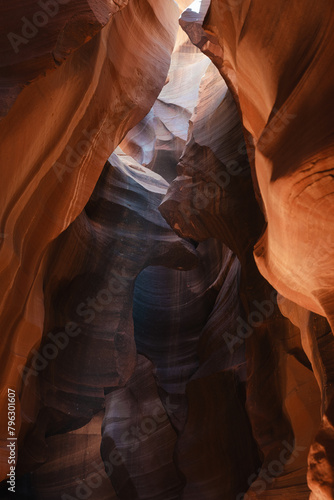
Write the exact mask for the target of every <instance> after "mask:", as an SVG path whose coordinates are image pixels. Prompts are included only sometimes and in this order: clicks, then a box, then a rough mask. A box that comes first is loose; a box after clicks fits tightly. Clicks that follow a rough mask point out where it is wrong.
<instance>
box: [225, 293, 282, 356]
mask: <svg viewBox="0 0 334 500" xmlns="http://www.w3.org/2000/svg"><path fill="white" fill-rule="evenodd" d="M276 304H277V291H276V290H273V291H272V292H271V294H270V300H262V301H261V302H258V301H257V300H254V301H253V305H254V306H255V307H256V310H254V311H252V312H251V313H249V315H248V317H247V321H245V320H244V319H243V318H242V317H241V316H238V318H237V323H238V326H237V328H236V333H237V334H236V335H232V334H231V333H229V332H225V333H224V334H223V339H224V340H225V343H226V345H227V347H228V350H229V351H230V353H231V354H233V353H234V349H235V345H239V344H242V343H243V342H244V341H245V340H246V339H248V338H249V337H250V336H251V335H252V334H253V333H254V328H256V327H258V326H260V325H262V324H263V323H264V321H265V320H266V319H268V318H270V316H272V314H273V313H274V311H275V305H276Z"/></svg>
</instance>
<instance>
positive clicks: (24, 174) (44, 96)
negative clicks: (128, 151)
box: [0, 0, 179, 477]
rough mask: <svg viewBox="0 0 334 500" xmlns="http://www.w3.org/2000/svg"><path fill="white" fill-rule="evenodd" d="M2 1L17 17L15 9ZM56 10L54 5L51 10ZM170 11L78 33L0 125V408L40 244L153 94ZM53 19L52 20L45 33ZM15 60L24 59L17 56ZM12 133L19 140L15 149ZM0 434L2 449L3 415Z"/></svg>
mask: <svg viewBox="0 0 334 500" xmlns="http://www.w3.org/2000/svg"><path fill="white" fill-rule="evenodd" d="M90 3H91V4H92V5H93V6H94V9H93V10H94V12H95V14H96V15H97V17H99V16H98V13H100V21H101V22H100V25H101V23H102V21H103V23H106V22H107V17H108V16H109V14H110V12H112V11H113V10H115V6H114V3H113V2H112V3H108V8H107V3H106V4H104V3H102V4H101V3H99V4H98V3H97V2H96V3H94V2H90ZM82 4H83V2H82V3H80V2H78V3H74V4H73V2H71V5H68V6H66V9H70V11H71V12H72V14H73V15H75V12H73V10H72V9H74V10H75V9H78V10H79V9H80V8H81V7H82ZM118 4H119V5H121V3H120V2H118ZM12 5H13V7H15V8H16V10H15V16H14V17H15V19H19V18H20V13H21V12H22V15H23V14H24V11H22V9H24V8H25V7H24V6H23V4H22V3H17V4H16V3H15V2H14V4H12ZM35 6H36V5H35ZM104 6H105V9H104ZM28 7H29V6H28ZM30 7H31V8H32V7H33V6H32V5H31V6H30ZM66 9H65V5H64V8H63V7H62V6H60V10H59V13H63V11H64V12H65V10H66ZM6 12H7V14H8V15H9V14H10V12H8V11H6ZM11 12H12V11H11ZM178 13H179V11H178V8H177V6H176V5H175V4H174V2H173V1H168V2H167V3H166V2H165V1H159V2H156V1H154V2H151V3H150V2H149V1H148V0H147V1H146V0H145V1H144V0H133V1H131V2H129V4H128V5H127V6H125V8H124V9H122V10H121V11H120V12H117V14H116V15H115V16H114V17H112V19H111V20H110V21H109V23H108V24H107V25H106V26H105V28H104V29H102V30H101V31H99V33H97V34H96V35H95V36H94V37H93V38H92V39H91V40H90V41H87V40H88V39H89V36H88V34H87V40H86V35H85V36H84V40H83V39H81V42H80V43H81V45H80V44H79V45H80V46H79V48H77V50H75V51H74V52H72V53H71V54H70V55H69V56H68V57H67V59H66V61H65V62H64V63H63V64H62V65H61V66H60V67H59V68H57V69H56V70H55V71H53V72H47V73H46V74H45V76H43V78H40V79H38V80H37V81H35V82H33V83H31V84H30V85H29V86H28V87H27V88H25V89H24V90H23V91H22V92H21V93H20V95H19V97H18V98H17V99H16V101H15V103H14V104H13V106H12V107H11V109H10V111H9V113H8V114H7V116H6V117H5V118H4V119H3V120H2V121H1V123H0V130H1V132H0V133H1V137H2V141H1V146H0V155H1V163H2V164H5V165H6V170H5V171H4V172H3V176H2V182H1V205H0V220H1V233H2V239H1V249H0V258H1V304H0V310H1V325H2V327H1V328H2V331H3V332H4V333H3V342H2V348H1V350H2V358H1V359H2V360H3V361H2V367H1V376H2V384H3V385H2V387H3V389H2V392H1V405H2V407H3V405H5V404H6V403H5V399H6V398H7V387H15V388H16V389H17V392H18V391H19V389H20V384H21V375H20V373H19V370H18V367H19V366H21V367H22V366H24V365H25V363H26V360H27V357H28V355H29V353H30V351H31V349H32V348H33V347H34V346H37V345H38V343H39V341H40V339H41V333H42V326H43V317H44V307H43V276H44V267H45V261H44V256H45V253H46V250H47V247H48V245H49V243H50V242H51V241H52V240H54V239H55V238H56V237H57V236H58V234H59V233H60V232H61V231H63V230H64V229H66V227H68V225H69V224H70V223H71V222H72V221H73V220H74V219H75V217H77V216H78V215H79V214H80V212H81V210H82V209H83V207H84V205H85V204H86V202H87V201H88V199H89V196H90V194H91V192H92V191H93V188H94V186H95V184H96V182H97V179H98V177H99V175H100V173H101V170H102V167H103V165H104V163H105V161H106V160H107V158H108V157H109V155H110V153H111V152H112V151H113V149H114V148H115V147H116V146H117V144H118V143H119V142H120V141H121V139H122V138H123V137H124V135H125V134H126V132H127V131H128V130H129V129H130V128H131V127H132V126H133V125H135V123H137V122H138V121H139V120H141V119H142V118H143V117H144V116H145V115H146V113H147V112H148V110H149V108H150V107H151V106H152V104H153V102H154V100H155V98H156V97H157V95H158V93H159V92H160V90H161V88H162V86H163V83H164V81H165V79H166V75H167V71H168V66H169V62H170V53H171V51H172V49H173V44H174V41H175V36H176V31H177V16H178ZM102 14H103V15H102ZM61 22H62V23H63V24H64V23H65V19H64V18H62V21H61ZM54 23H55V24H56V25H57V21H56V16H55V17H54V20H53V21H52V29H53V26H54ZM103 23H102V24H103ZM9 24H10V23H9ZM95 24H96V23H95ZM56 28H57V26H56ZM56 28H55V29H56ZM11 29H12V28H11ZM13 29H14V28H13ZM50 29H51V25H50ZM57 29H58V30H59V29H60V27H59V26H58V28H57ZM130 30H131V37H130V36H128V35H129V33H130ZM46 31H47V27H45V29H44V31H43V32H42V31H41V35H43V37H46V39H47V34H46ZM75 33H77V31H75V32H74V34H75ZM79 35H80V33H78V36H79ZM81 35H84V33H81ZM35 41H36V43H38V44H40V43H41V41H40V40H39V38H38V39H37V37H36V40H35V38H34V39H32V40H31V43H35ZM52 41H53V35H52V37H51V39H50V43H51V42H52ZM83 41H85V42H86V43H84V44H83ZM29 47H30V44H29V45H28V44H27V50H28V49H29ZM41 50H42V52H43V53H45V54H46V57H49V55H48V54H49V49H48V47H46V46H45V47H44V46H43V44H41ZM25 54H26V53H25ZM19 55H20V56H21V52H20V54H19ZM22 57H28V59H29V57H30V56H29V54H28V53H27V54H26V56H24V54H23V52H22ZM32 57H33V54H32ZM42 59H43V58H42ZM125 61H126V62H125ZM43 64H44V63H43ZM20 68H21V69H20ZM20 68H19V71H21V73H22V75H23V76H24V75H25V72H24V65H23V66H20ZM29 68H31V65H30V64H29ZM24 77H25V78H26V76H24ZM29 78H30V77H29ZM6 79H7V80H6V81H8V82H9V83H8V85H13V84H15V77H14V76H13V77H12V79H10V73H9V76H8V74H6ZM110 82H112V83H110ZM14 131H15V137H16V139H15V142H16V144H19V147H15V148H13V134H14ZM17 404H18V411H19V402H17ZM2 414H3V413H2ZM17 426H18V427H19V426H20V421H19V419H18V420H17ZM1 436H4V438H3V439H4V440H3V441H2V446H5V444H6V443H5V439H6V436H7V427H6V421H5V420H3V421H2V426H1ZM1 453H2V454H1V476H2V477H4V475H5V474H6V470H7V465H6V462H7V458H6V456H7V453H6V450H5V449H4V448H2V451H1Z"/></svg>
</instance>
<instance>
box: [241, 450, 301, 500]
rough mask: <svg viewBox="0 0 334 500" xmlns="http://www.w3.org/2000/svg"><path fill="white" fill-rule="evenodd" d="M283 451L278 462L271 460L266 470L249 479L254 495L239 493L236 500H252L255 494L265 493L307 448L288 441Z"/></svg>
mask: <svg viewBox="0 0 334 500" xmlns="http://www.w3.org/2000/svg"><path fill="white" fill-rule="evenodd" d="M282 446H283V448H282V450H281V451H280V454H279V456H278V457H277V460H271V462H269V464H268V466H267V467H266V468H263V469H262V468H260V469H258V471H257V473H254V474H251V475H250V476H249V478H248V481H247V482H248V484H249V486H250V488H251V490H250V491H252V495H248V493H246V492H244V493H239V495H237V497H236V500H252V498H254V493H255V494H257V495H258V494H260V493H263V492H264V491H265V490H266V489H267V488H268V486H269V485H270V484H272V483H273V482H274V481H275V479H276V478H278V477H279V476H280V475H281V474H283V472H284V466H285V465H288V464H292V463H293V462H294V461H295V460H296V459H297V458H298V457H299V455H300V453H302V452H303V451H305V450H306V449H307V448H306V446H297V444H296V443H293V444H292V445H291V444H290V443H288V442H287V441H282Z"/></svg>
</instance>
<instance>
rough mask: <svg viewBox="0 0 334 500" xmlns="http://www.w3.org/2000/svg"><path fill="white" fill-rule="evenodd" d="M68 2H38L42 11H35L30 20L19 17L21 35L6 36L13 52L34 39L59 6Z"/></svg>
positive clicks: (60, 0)
mask: <svg viewBox="0 0 334 500" xmlns="http://www.w3.org/2000/svg"><path fill="white" fill-rule="evenodd" d="M69 1H70V0H39V1H38V2H37V3H38V5H39V7H40V8H41V9H42V10H38V11H36V12H35V13H34V14H33V16H32V18H31V20H30V19H28V18H27V17H25V16H23V17H21V21H22V28H21V34H20V35H19V34H17V33H13V32H10V33H8V34H7V38H8V40H9V42H10V44H11V46H12V48H13V50H14V52H15V54H18V52H19V51H20V50H19V46H20V45H22V44H23V45H26V44H27V43H29V41H30V40H32V39H33V38H35V36H36V35H37V34H38V32H39V28H44V26H46V25H47V24H48V23H49V21H50V18H53V17H55V16H56V15H57V14H58V12H59V4H60V5H64V4H67V3H68V2H69Z"/></svg>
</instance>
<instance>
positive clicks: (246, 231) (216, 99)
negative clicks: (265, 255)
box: [160, 67, 320, 499]
mask: <svg viewBox="0 0 334 500" xmlns="http://www.w3.org/2000/svg"><path fill="white" fill-rule="evenodd" d="M178 174H179V175H178V177H177V178H176V179H175V180H174V181H173V182H172V183H171V185H170V187H169V189H168V193H167V195H166V197H165V199H164V202H163V203H162V205H161V206H160V211H161V213H162V214H163V215H164V216H165V218H166V219H167V220H168V221H169V223H170V224H171V226H172V227H173V228H174V230H175V231H176V232H177V233H178V234H179V235H180V236H183V237H188V238H192V239H195V240H199V241H202V240H206V239H207V238H210V237H212V236H215V237H216V238H218V239H220V240H221V241H222V242H223V243H224V244H226V245H227V246H228V247H229V248H230V249H231V250H233V251H234V253H235V254H236V255H237V256H238V258H239V261H240V265H241V268H240V269H239V271H237V269H238V267H235V266H236V263H234V265H233V267H232V268H231V270H230V271H229V268H230V266H231V264H228V263H227V262H228V261H227V262H226V263H225V266H223V269H224V270H225V276H224V278H225V279H224V282H223V286H222V289H221V292H220V297H219V300H218V299H217V302H216V305H215V307H214V309H213V311H212V313H211V316H210V319H209V321H208V323H207V325H206V326H205V328H204V330H203V332H202V337H201V338H200V344H199V346H200V347H199V352H200V353H201V357H200V359H201V360H202V361H201V364H200V367H199V369H198V373H195V375H194V376H193V377H192V379H191V381H190V382H189V384H188V386H187V394H188V399H189V404H190V406H189V413H188V421H187V425H186V426H185V429H184V432H183V433H182V434H181V438H180V442H181V443H182V446H183V447H184V449H183V448H182V447H181V448H180V449H181V453H182V455H183V456H184V458H183V459H181V458H179V460H180V462H179V463H180V467H181V470H182V467H184V470H185V471H187V472H186V475H187V479H188V482H187V486H186V489H185V495H186V496H185V498H189V499H196V498H203V499H204V498H212V499H215V498H219V494H220V492H222V491H223V492H224V495H225V497H224V498H226V499H228V498H231V499H233V498H236V497H238V498H241V497H242V494H243V493H245V492H246V491H247V490H248V488H249V486H250V485H251V484H252V483H254V485H253V486H252V488H251V489H250V490H249V492H248V495H249V497H250V498H267V497H268V498H275V496H276V498H279V495H280V493H279V492H280V491H281V488H282V487H284V488H285V490H286V493H287V495H291V498H300V499H302V498H305V495H307V494H308V491H309V490H308V487H307V484H306V468H307V452H308V447H309V446H310V444H311V441H312V438H313V437H314V435H315V433H316V429H317V426H318V425H319V413H318V412H319V407H320V400H319V393H318V390H317V386H316V382H315V379H314V376H313V374H312V372H311V371H310V364H309V362H308V360H307V357H306V356H305V353H304V351H303V348H302V344H301V339H300V334H299V333H298V330H297V331H294V330H293V327H292V325H291V324H289V322H288V321H286V320H284V318H283V317H282V316H281V314H280V312H279V310H278V308H277V304H276V293H275V291H274V290H273V289H272V288H271V286H270V285H269V284H268V283H267V282H266V280H265V279H264V278H263V277H262V276H261V275H260V274H259V272H258V270H257V268H256V266H255V262H254V258H253V246H254V244H255V243H256V241H257V238H258V237H259V235H260V233H261V230H262V228H263V227H264V223H265V222H264V218H263V216H262V214H261V212H260V209H259V206H258V204H257V202H256V199H255V194H254V190H253V186H252V176H251V169H250V166H249V163H248V158H247V155H246V151H245V143H244V139H243V130H242V127H241V124H240V121H239V115H238V110H237V107H236V105H235V102H234V100H233V98H232V96H231V94H230V93H229V91H228V90H227V88H226V85H225V84H224V82H223V80H222V79H221V77H220V75H219V73H218V71H217V70H216V69H215V68H213V67H210V68H209V70H208V71H207V73H206V75H205V76H204V77H203V80H202V83H201V88H200V95H199V102H198V104H197V107H196V112H195V113H194V115H193V117H192V119H191V124H190V128H189V136H188V142H187V145H186V147H185V150H184V152H183V154H182V157H181V159H180V162H179V164H178ZM234 258H235V256H234ZM232 262H233V259H232ZM238 273H240V286H239V284H238V281H239V279H237V278H236V277H237V276H238ZM233 296H234V298H233V299H232V297H233ZM240 299H241V302H240ZM227 311H228V315H227V317H226V312H227ZM206 345H207V346H211V345H212V347H207V348H206V350H207V354H206V356H203V352H205V351H204V350H203V349H204V346H206ZM202 364H203V366H202ZM225 379H226V381H225V382H224V380H225ZM304 384H305V386H306V387H307V390H306V391H303V390H301V386H303V385H304ZM223 387H224V389H222V388H223ZM232 387H233V389H232ZM292 387H293V388H294V390H296V391H297V394H296V396H295V397H293V398H292V397H291V395H290V392H291V388H292ZM219 388H221V389H219ZM220 390H221V393H220V396H221V399H222V401H223V400H226V401H228V404H227V406H228V408H230V411H231V413H229V411H227V412H226V413H224V414H223V415H224V416H223V415H221V417H220V422H222V421H224V425H223V429H226V432H227V434H226V435H224V431H223V430H221V431H220V432H221V434H220V436H221V438H220V439H221V443H220V440H219V439H218V438H217V433H214V434H213V435H210V433H211V429H212V428H214V429H217V424H215V423H214V422H215V419H216V418H217V413H218V412H219V411H223V408H222V409H220V405H219V403H217V401H216V399H217V393H218V392H219V391H220ZM229 391H231V392H229ZM243 391H244V396H243ZM308 391H310V392H311V393H312V394H313V397H312V401H310V400H309V398H308V394H307V392H308ZM236 395H238V396H237V397H236ZM201 396H202V398H203V401H205V413H206V419H207V421H208V422H209V423H208V428H207V430H206V428H205V427H203V425H201V424H200V422H201V419H199V417H198V415H199V414H200V408H201V407H203V405H201V404H200V401H201ZM216 405H217V407H218V408H216ZM232 408H234V410H232ZM202 411H203V410H202ZM192 412H194V414H195V415H197V417H194V419H192ZM232 415H233V418H232V421H229V418H230V417H231V416H232ZM301 415H303V418H304V419H306V418H307V421H308V431H307V432H306V433H301V432H300V424H299V420H300V418H301ZM306 416H307V417H306ZM198 419H199V420H198ZM247 426H249V427H247ZM247 428H251V429H252V430H251V431H249V434H247ZM191 429H192V430H191ZM194 429H196V431H195V430H194ZM227 429H228V430H229V431H227ZM233 430H235V431H236V435H235V437H233ZM188 433H190V435H189V434H188ZM243 433H244V435H243ZM242 435H243V438H241V436H242ZM252 435H253V436H254V438H255V440H256V443H257V446H258V448H259V450H260V455H259V457H257V453H256V452H255V449H256V446H255V445H254V442H253V441H252ZM190 436H192V437H191V438H190ZM195 436H196V437H195ZM239 438H241V441H242V442H243V443H248V444H247V446H246V449H247V452H248V453H249V455H248V458H247V460H245V462H242V461H241V459H240V457H241V455H242V451H241V450H243V447H242V445H240V449H239V450H238V445H237V443H238V439H239ZM229 439H231V442H233V443H234V446H233V455H232V452H231V447H232V445H231V442H230V441H229ZM190 443H192V447H193V448H189V449H187V447H188V446H190ZM200 443H205V445H204V444H203V448H205V447H206V446H209V449H210V456H206V455H205V452H203V453H202V454H200V457H205V460H204V459H203V462H201V460H200V459H199V458H197V459H196V460H193V461H194V464H193V465H191V464H192V459H191V457H194V450H195V449H197V447H198V448H200V447H201V444H200ZM209 443H210V444H209ZM218 443H219V444H218ZM228 443H229V444H228ZM215 446H217V451H216V453H215V452H214V451H213V450H214V447H215ZM190 450H192V453H190ZM223 450H224V451H223ZM225 454H226V455H225ZM243 454H244V450H243ZM213 457H215V458H213ZM260 459H261V461H262V467H258V466H259V462H257V461H259V460H260ZM182 460H184V461H182ZM210 460H212V461H210ZM241 463H247V466H248V469H247V467H246V468H245V469H244V470H243V469H242V465H241ZM208 464H209V466H208ZM218 464H219V465H218ZM273 464H274V465H273ZM215 467H217V469H215ZM215 470H216V472H215ZM221 470H225V471H226V478H224V475H223V474H222V472H221ZM257 477H258V479H257V480H256V478H257ZM227 478H228V479H227ZM255 480H256V481H255ZM296 485H298V486H296ZM200 492H201V493H200ZM261 494H262V495H261Z"/></svg>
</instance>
